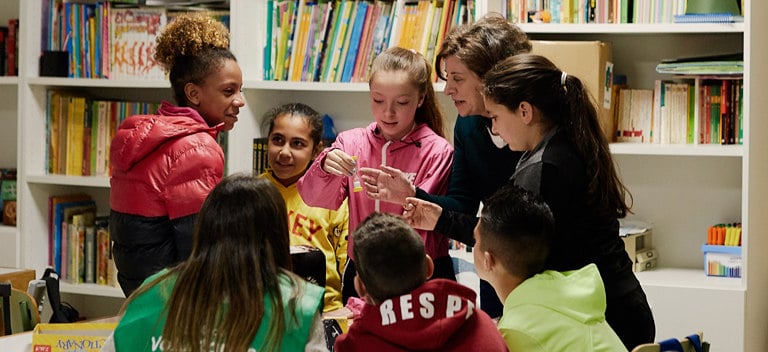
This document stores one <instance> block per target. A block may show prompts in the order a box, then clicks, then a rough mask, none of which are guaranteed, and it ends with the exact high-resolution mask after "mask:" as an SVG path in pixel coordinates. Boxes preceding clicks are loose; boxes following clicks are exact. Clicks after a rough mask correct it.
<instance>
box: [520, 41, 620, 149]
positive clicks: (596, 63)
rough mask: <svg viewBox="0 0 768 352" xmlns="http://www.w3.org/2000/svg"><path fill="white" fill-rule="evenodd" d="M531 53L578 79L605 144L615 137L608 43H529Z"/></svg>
mask: <svg viewBox="0 0 768 352" xmlns="http://www.w3.org/2000/svg"><path fill="white" fill-rule="evenodd" d="M531 45H532V46H533V49H532V50H531V52H532V53H534V54H537V55H542V56H544V57H546V58H548V59H549V60H550V61H552V62H553V63H554V64H555V65H557V67H559V68H560V69H561V70H562V71H565V72H566V73H568V75H572V76H576V77H578V78H579V79H580V80H581V81H582V83H583V84H584V85H585V86H586V87H587V89H588V90H589V92H590V94H592V96H593V98H594V100H595V104H596V105H597V114H598V117H599V118H600V124H601V126H602V128H603V133H604V134H605V137H606V139H607V140H608V142H613V141H614V140H615V136H616V121H614V117H613V106H614V105H615V104H616V103H617V102H613V101H611V98H612V97H611V88H612V86H613V62H612V60H613V56H612V51H611V44H610V43H606V42H600V41H550V40H532V41H531Z"/></svg>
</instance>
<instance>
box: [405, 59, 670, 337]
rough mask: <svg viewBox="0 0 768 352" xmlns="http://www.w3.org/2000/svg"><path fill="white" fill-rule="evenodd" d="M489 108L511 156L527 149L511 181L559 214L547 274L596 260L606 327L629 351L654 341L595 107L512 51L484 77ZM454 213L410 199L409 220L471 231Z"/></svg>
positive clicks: (571, 85)
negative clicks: (443, 221)
mask: <svg viewBox="0 0 768 352" xmlns="http://www.w3.org/2000/svg"><path fill="white" fill-rule="evenodd" d="M482 93H483V98H484V102H485V107H486V109H488V113H489V115H490V117H491V121H492V122H493V131H494V132H496V133H498V134H499V135H500V136H501V137H502V138H503V139H504V141H505V142H506V143H507V144H508V145H509V148H510V149H512V150H517V151H523V152H524V154H523V156H522V157H521V158H520V161H519V162H518V163H517V167H516V168H515V174H514V175H513V176H512V179H511V182H513V183H514V184H515V185H517V186H520V187H522V188H524V189H526V190H528V191H530V192H532V193H534V194H536V195H539V196H540V197H542V199H543V200H544V202H546V204H547V205H548V206H549V208H550V209H551V210H552V214H553V215H554V218H555V235H554V238H553V240H552V245H551V249H550V253H549V256H548V257H547V261H546V264H545V268H546V269H549V270H556V271H568V270H576V269H580V268H582V267H584V266H585V265H587V264H589V263H595V264H596V265H597V268H598V270H599V271H600V276H601V277H602V279H603V283H604V285H605V294H606V299H607V309H606V312H605V317H606V320H607V321H608V324H609V325H610V326H611V327H612V328H613V330H614V331H616V334H617V335H619V337H620V338H621V341H622V342H623V343H624V345H625V346H626V348H627V349H628V350H632V349H633V348H634V347H635V346H637V345H639V344H642V343H646V342H653V339H654V336H655V333H656V332H655V331H656V329H655V323H654V320H653V314H652V312H651V309H650V307H649V305H648V301H647V299H646V296H645V292H644V291H643V288H642V287H641V286H640V282H639V281H638V280H637V278H636V277H635V274H634V273H633V272H632V262H631V261H630V259H629V256H627V253H626V251H625V250H624V242H623V241H622V240H621V238H619V218H623V217H625V216H626V215H627V214H628V213H629V211H630V205H629V204H631V194H630V193H629V190H627V188H626V187H625V186H624V184H623V183H622V182H621V180H620V178H619V175H618V173H617V172H616V168H615V166H614V163H613V158H612V157H611V152H610V149H609V147H608V141H607V140H606V139H605V136H604V134H603V133H602V131H601V129H600V121H599V119H598V117H597V109H596V108H595V104H594V102H593V101H592V99H591V97H590V95H589V92H588V91H587V88H586V87H585V86H584V84H583V83H582V82H581V80H580V79H579V78H577V77H575V76H571V75H569V74H568V73H566V72H563V71H562V70H560V69H559V68H557V67H556V66H555V65H554V64H553V63H552V62H551V61H549V60H548V59H547V58H545V57H543V56H539V55H531V54H522V55H515V56H512V57H509V58H507V59H505V60H504V61H502V62H500V63H498V64H497V65H496V66H494V68H493V69H491V70H490V71H488V72H487V73H486V74H485V76H484V78H483V89H482ZM451 213H452V212H451V211H450V210H447V211H443V210H442V209H440V208H439V207H438V206H436V205H434V204H428V203H425V202H423V201H421V200H419V199H416V198H409V199H408V200H407V206H406V211H405V214H404V215H405V217H406V218H407V219H409V220H410V223H411V224H412V225H413V226H414V227H416V228H427V229H431V228H434V227H435V223H437V222H439V220H437V219H438V218H443V217H446V218H452V217H453V218H454V220H455V221H454V222H453V223H454V224H455V225H456V226H454V228H453V231H454V232H461V233H466V232H470V233H471V232H472V228H473V227H474V225H475V224H476V219H465V221H464V222H463V224H464V225H459V224H461V223H462V222H461V221H459V219H458V217H457V216H456V215H455V214H453V215H451Z"/></svg>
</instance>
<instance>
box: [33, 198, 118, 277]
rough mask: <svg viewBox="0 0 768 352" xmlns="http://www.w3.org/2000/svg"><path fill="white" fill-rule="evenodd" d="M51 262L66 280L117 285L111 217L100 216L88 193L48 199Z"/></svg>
mask: <svg viewBox="0 0 768 352" xmlns="http://www.w3.org/2000/svg"><path fill="white" fill-rule="evenodd" d="M48 211H49V213H48V216H49V217H48V219H49V245H48V248H49V253H48V261H49V265H51V266H52V267H53V268H54V269H56V271H57V272H58V273H59V275H60V278H61V279H62V280H64V281H66V282H69V283H73V284H78V283H94V284H99V285H110V286H117V277H116V276H115V273H116V270H115V267H114V261H113V260H112V253H111V241H110V237H109V217H108V216H98V215H97V209H96V203H95V201H94V200H93V199H92V198H91V197H90V196H89V195H87V194H67V195H57V196H51V197H50V198H48Z"/></svg>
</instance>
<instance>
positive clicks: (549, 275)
mask: <svg viewBox="0 0 768 352" xmlns="http://www.w3.org/2000/svg"><path fill="white" fill-rule="evenodd" d="M605 306H606V303H605V288H604V287H603V280H602V279H601V278H600V273H599V272H598V270H597V266H595V265H594V264H589V265H587V266H585V267H583V268H581V269H579V270H574V271H567V272H558V271H553V270H547V271H544V272H542V273H540V274H537V275H535V276H533V277H531V278H529V279H528V280H525V281H523V283H522V284H520V285H519V286H518V287H517V288H515V289H514V290H512V292H511V293H510V294H509V295H508V296H507V299H506V300H505V301H504V315H502V317H501V320H499V324H498V328H499V331H500V332H501V334H502V336H504V340H506V341H507V346H509V350H510V351H511V352H515V351H547V352H555V351H595V352H600V351H605V352H616V351H626V350H627V349H626V348H625V347H624V344H623V343H622V342H621V340H620V339H619V337H618V336H617V335H616V333H615V332H614V331H613V329H611V327H610V326H608V323H606V321H605Z"/></svg>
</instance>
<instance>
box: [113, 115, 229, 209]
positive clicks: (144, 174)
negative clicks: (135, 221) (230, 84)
mask: <svg viewBox="0 0 768 352" xmlns="http://www.w3.org/2000/svg"><path fill="white" fill-rule="evenodd" d="M158 112H159V114H160V115H135V116H131V117H129V118H127V119H126V120H125V121H123V122H122V123H121V124H120V127H119V129H118V131H117V133H116V134H115V137H114V139H112V145H111V148H110V153H109V162H110V164H111V165H112V179H111V186H112V189H111V194H110V199H109V203H110V206H111V208H112V210H116V211H119V212H122V213H128V214H135V215H143V216H148V217H151V216H168V217H169V218H170V219H175V218H179V217H182V216H186V215H190V214H195V213H197V212H198V211H199V210H200V206H201V205H202V204H203V200H205V197H206V196H208V192H210V190H211V189H213V187H214V186H215V185H216V184H218V183H219V181H220V180H221V178H222V176H223V174H224V152H223V151H222V149H221V147H220V146H219V145H218V144H217V143H216V135H217V134H218V131H219V130H220V127H221V126H216V127H209V126H208V125H207V124H206V123H205V122H204V120H203V119H202V117H200V115H199V114H198V113H197V111H195V110H194V109H190V108H178V107H174V106H171V105H170V104H168V103H166V102H164V103H163V105H162V107H161V108H160V110H159V111H158Z"/></svg>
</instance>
